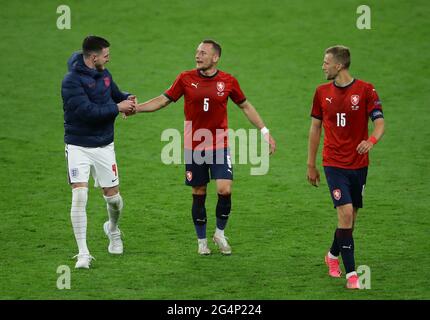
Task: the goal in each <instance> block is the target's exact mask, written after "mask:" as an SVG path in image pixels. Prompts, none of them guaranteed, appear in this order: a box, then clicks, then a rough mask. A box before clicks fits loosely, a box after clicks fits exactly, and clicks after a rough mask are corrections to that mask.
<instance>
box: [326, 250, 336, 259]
mask: <svg viewBox="0 0 430 320" xmlns="http://www.w3.org/2000/svg"><path fill="white" fill-rule="evenodd" d="M328 257H329V258H330V259H336V260H337V259H339V257H336V256H334V255H332V254H331V252H330V251H329V252H328Z"/></svg>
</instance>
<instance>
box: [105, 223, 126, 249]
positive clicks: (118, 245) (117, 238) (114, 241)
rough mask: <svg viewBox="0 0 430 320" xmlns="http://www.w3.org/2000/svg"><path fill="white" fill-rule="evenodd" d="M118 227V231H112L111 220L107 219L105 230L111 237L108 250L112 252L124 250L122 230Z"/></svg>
mask: <svg viewBox="0 0 430 320" xmlns="http://www.w3.org/2000/svg"><path fill="white" fill-rule="evenodd" d="M117 229H118V231H116V232H110V230H109V221H106V222H105V223H104V225H103V230H104V232H105V234H106V235H107V237H108V238H109V246H108V251H109V253H111V254H122V253H123V251H124V247H123V244H122V240H121V230H119V228H117Z"/></svg>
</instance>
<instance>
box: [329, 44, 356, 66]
mask: <svg viewBox="0 0 430 320" xmlns="http://www.w3.org/2000/svg"><path fill="white" fill-rule="evenodd" d="M325 53H326V54H329V53H331V54H332V55H333V58H334V59H335V60H336V61H337V62H338V63H341V64H343V66H344V67H345V69H348V68H349V65H350V64H351V53H350V52H349V48H348V47H345V46H341V45H337V46H333V47H330V48H327V49H326V50H325Z"/></svg>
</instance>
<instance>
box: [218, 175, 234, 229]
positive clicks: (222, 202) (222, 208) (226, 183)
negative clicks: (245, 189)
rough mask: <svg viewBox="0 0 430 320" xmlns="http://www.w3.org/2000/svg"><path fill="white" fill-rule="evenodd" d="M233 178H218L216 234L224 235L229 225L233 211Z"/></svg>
mask: <svg viewBox="0 0 430 320" xmlns="http://www.w3.org/2000/svg"><path fill="white" fill-rule="evenodd" d="M232 183H233V181H232V180H228V179H217V180H216V187H217V194H218V202H217V206H216V230H215V235H219V236H224V229H225V227H226V226H227V222H228V218H229V216H230V211H231V187H232Z"/></svg>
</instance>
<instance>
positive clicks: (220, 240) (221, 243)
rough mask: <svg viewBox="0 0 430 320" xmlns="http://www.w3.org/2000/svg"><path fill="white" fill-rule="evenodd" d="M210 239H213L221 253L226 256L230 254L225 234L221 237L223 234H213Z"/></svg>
mask: <svg viewBox="0 0 430 320" xmlns="http://www.w3.org/2000/svg"><path fill="white" fill-rule="evenodd" d="M212 239H213V241H214V243H215V244H216V245H217V246H218V248H219V251H220V252H221V253H222V254H223V255H226V256H228V255H230V254H231V247H230V245H229V244H228V242H227V240H228V238H227V237H225V236H224V237H223V236H219V235H216V234H214V236H213V238H212Z"/></svg>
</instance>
